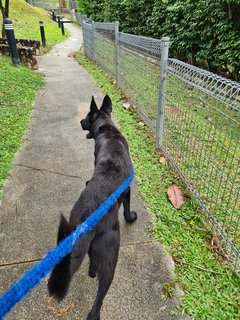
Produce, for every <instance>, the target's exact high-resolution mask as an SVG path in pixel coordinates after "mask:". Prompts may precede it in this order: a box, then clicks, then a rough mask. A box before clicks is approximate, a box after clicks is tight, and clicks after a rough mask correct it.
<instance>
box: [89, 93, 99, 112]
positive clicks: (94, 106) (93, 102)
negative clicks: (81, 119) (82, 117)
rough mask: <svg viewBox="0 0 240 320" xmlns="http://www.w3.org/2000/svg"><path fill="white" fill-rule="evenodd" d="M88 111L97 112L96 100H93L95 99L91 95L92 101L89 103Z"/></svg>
mask: <svg viewBox="0 0 240 320" xmlns="http://www.w3.org/2000/svg"><path fill="white" fill-rule="evenodd" d="M90 111H92V112H94V113H95V112H98V107H97V105H96V102H95V99H94V96H92V101H91V105H90Z"/></svg>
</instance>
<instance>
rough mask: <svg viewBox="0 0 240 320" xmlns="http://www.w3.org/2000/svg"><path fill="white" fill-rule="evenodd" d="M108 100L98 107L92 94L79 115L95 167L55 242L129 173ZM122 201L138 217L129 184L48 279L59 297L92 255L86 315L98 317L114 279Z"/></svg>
mask: <svg viewBox="0 0 240 320" xmlns="http://www.w3.org/2000/svg"><path fill="white" fill-rule="evenodd" d="M111 112H112V102H111V100H110V98H109V96H105V98H104V100H103V103H102V106H101V108H100V109H98V108H97V105H96V103H95V101H94V98H93V97H92V101H91V106H90V112H89V113H88V114H87V116H86V118H85V119H83V120H81V125H82V128H83V130H87V131H89V133H88V134H87V138H89V139H90V138H93V139H94V140H95V151H94V155H95V170H94V174H93V176H92V178H91V180H89V181H88V182H87V183H86V187H85V189H84V190H83V191H82V193H81V195H80V197H79V199H78V200H77V202H76V203H75V205H74V207H73V209H72V211H71V214H70V219H69V222H67V221H66V219H65V218H64V217H63V216H62V217H61V222H60V226H59V230H58V239H57V242H58V243H59V242H60V241H61V240H63V239H64V238H65V237H66V236H67V235H69V234H70V233H71V232H72V231H73V230H74V229H75V228H76V227H77V225H79V224H80V223H82V222H83V221H84V220H85V219H86V218H87V217H88V216H89V215H90V214H91V213H92V212H94V211H95V210H96V209H97V208H98V207H99V206H100V205H101V203H102V202H103V201H104V200H105V199H106V198H107V197H109V196H110V195H111V194H112V193H113V192H114V191H115V190H116V189H117V188H118V187H119V185H120V184H121V183H122V182H123V181H124V180H125V179H126V178H127V177H128V176H129V175H130V166H131V160H130V156H129V151H128V144H127V142H126V140H125V138H124V137H123V136H122V134H121V133H120V131H119V130H118V129H117V128H116V127H115V125H114V124H113V122H112V120H111ZM121 203H123V207H124V217H125V220H126V221H127V222H133V221H135V220H136V218H137V214H136V212H134V211H130V188H128V189H127V191H125V193H124V194H123V195H122V196H121V197H120V198H119V200H118V201H117V202H116V203H115V204H114V205H113V206H112V208H111V209H110V210H109V212H108V214H107V215H106V216H104V218H103V219H102V220H101V221H100V222H99V223H98V225H97V226H96V227H95V229H94V230H93V231H91V232H89V233H88V234H86V235H85V236H84V237H83V238H81V239H80V240H79V241H78V242H77V243H76V245H75V246H74V249H73V251H72V253H71V254H69V255H67V256H66V257H65V258H64V259H63V260H62V261H61V262H60V263H59V264H58V265H57V266H56V267H55V268H54V269H53V271H52V273H51V276H50V278H49V281H48V290H49V293H50V294H51V295H53V296H55V297H56V298H57V299H58V300H61V299H63V298H64V296H65V295H66V293H67V291H68V288H69V285H70V282H71V280H72V277H73V275H74V273H75V272H76V271H77V270H78V268H79V267H80V265H81V263H82V261H83V258H84V256H85V255H86V253H88V255H89V258H90V266H89V276H90V277H92V278H94V277H96V276H97V278H98V281H99V285H98V292H97V296H96V300H95V302H94V304H93V307H92V310H91V311H90V312H89V314H88V317H87V320H99V319H100V309H101V306H102V303H103V299H104V297H105V295H106V293H107V292H108V289H109V287H110V285H111V283H112V280H113V276H114V271H115V267H116V263H117V259H118V251H119V244H120V233H119V220H118V209H119V207H120V205H121Z"/></svg>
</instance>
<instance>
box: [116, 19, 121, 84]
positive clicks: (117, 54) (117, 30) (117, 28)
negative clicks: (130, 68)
mask: <svg viewBox="0 0 240 320" xmlns="http://www.w3.org/2000/svg"><path fill="white" fill-rule="evenodd" d="M119 59H120V48H119V22H118V21H116V22H115V61H116V83H117V85H119V76H120V74H119V67H120V64H119Z"/></svg>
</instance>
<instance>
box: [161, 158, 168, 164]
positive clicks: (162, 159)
mask: <svg viewBox="0 0 240 320" xmlns="http://www.w3.org/2000/svg"><path fill="white" fill-rule="evenodd" d="M159 161H160V163H161V164H166V163H167V159H166V158H165V157H164V156H161V157H160V158H159Z"/></svg>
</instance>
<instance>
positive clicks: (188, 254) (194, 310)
mask: <svg viewBox="0 0 240 320" xmlns="http://www.w3.org/2000/svg"><path fill="white" fill-rule="evenodd" d="M77 60H78V61H79V62H80V63H81V64H82V65H83V66H84V68H85V69H86V70H87V71H88V72H89V73H90V74H91V75H92V76H93V78H94V79H95V81H96V82H97V84H98V85H99V86H100V87H101V89H102V91H103V92H105V93H107V94H109V95H110V96H111V98H112V100H113V106H114V115H115V116H116V118H117V120H118V122H119V124H120V126H121V130H122V132H123V133H124V135H125V136H126V138H127V139H128V142H129V145H130V151H131V155H132V158H133V161H134V168H135V173H136V176H137V178H136V179H137V181H138V185H139V192H140V194H141V196H142V198H143V199H144V201H145V203H146V204H147V206H148V209H149V211H150V212H151V213H152V214H153V215H154V217H155V219H156V225H155V229H154V230H153V232H152V237H153V238H154V239H156V240H158V241H160V242H162V243H164V244H165V246H166V248H167V250H168V251H169V252H170V253H171V254H172V256H173V257H174V259H175V261H176V280H177V282H178V284H179V285H180V287H182V288H183V290H184V293H185V295H184V298H183V301H182V304H181V311H182V313H183V314H188V315H190V316H191V317H192V319H196V320H201V319H202V320H203V319H204V320H205V319H211V320H217V319H220V320H221V319H226V320H227V319H239V316H240V308H239V306H240V299H239V290H240V283H239V278H238V277H237V276H236V275H235V274H234V273H232V272H231V271H230V270H229V269H228V268H227V267H226V266H224V262H223V261H221V259H220V258H219V257H218V258H216V257H215V255H214V254H213V253H212V251H211V245H210V240H211V233H210V231H209V230H208V229H207V227H206V225H205V224H204V215H203V213H202V212H201V211H200V210H199V208H198V207H197V204H196V202H195V201H194V200H193V199H192V198H191V197H190V196H188V195H187V191H186V190H185V192H186V202H185V204H184V206H183V207H182V208H181V209H180V210H175V209H173V207H172V205H171V204H170V203H169V201H168V199H167V195H166V191H167V188H168V187H169V186H170V185H171V184H172V182H173V181H175V182H177V183H178V184H181V183H180V182H179V181H178V179H177V177H176V175H175V174H174V173H173V171H172V169H171V167H170V166H169V165H168V164H166V165H162V164H160V163H159V152H158V151H157V150H156V148H155V140H154V139H153V137H152V133H151V131H150V130H149V129H148V128H147V127H143V126H141V125H140V124H139V122H140V119H139V118H138V116H137V114H136V113H134V112H132V111H127V110H125V109H124V108H123V107H122V105H123V95H122V93H121V92H120V91H119V89H118V88H117V87H116V86H115V85H114V82H113V81H112V80H111V79H110V78H108V77H107V76H106V75H105V72H103V71H102V70H101V69H100V68H98V67H97V66H96V65H95V64H93V63H91V62H90V61H89V60H88V59H87V58H86V57H84V56H83V55H82V54H78V55H77ZM220 261H221V262H220Z"/></svg>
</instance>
